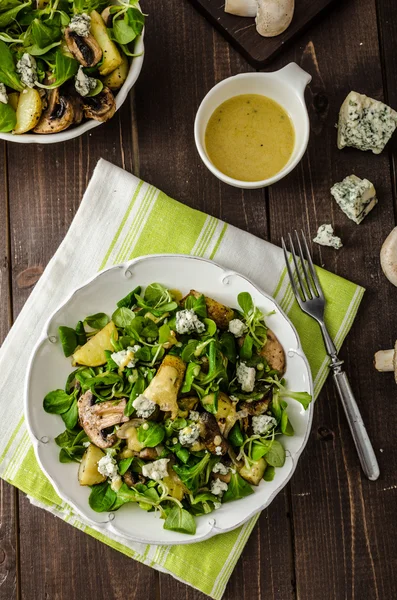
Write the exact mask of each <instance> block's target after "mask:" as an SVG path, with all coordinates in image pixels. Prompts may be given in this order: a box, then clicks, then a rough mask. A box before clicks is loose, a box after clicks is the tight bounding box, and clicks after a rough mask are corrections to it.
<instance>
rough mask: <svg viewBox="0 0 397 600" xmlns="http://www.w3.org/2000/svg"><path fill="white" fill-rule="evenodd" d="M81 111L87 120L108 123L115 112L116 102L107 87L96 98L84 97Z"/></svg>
mask: <svg viewBox="0 0 397 600" xmlns="http://www.w3.org/2000/svg"><path fill="white" fill-rule="evenodd" d="M83 111H84V115H85V117H86V118H87V119H95V121H102V122H104V121H108V120H109V119H111V118H112V117H113V115H114V113H115V112H116V101H115V99H114V96H113V93H112V92H111V90H110V89H109V88H107V87H104V88H103V90H102V91H101V92H100V93H99V94H97V95H96V96H86V97H85V98H84V100H83Z"/></svg>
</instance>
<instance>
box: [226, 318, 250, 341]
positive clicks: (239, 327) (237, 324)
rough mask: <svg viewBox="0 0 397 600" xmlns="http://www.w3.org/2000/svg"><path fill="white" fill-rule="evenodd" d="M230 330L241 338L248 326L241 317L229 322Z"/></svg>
mask: <svg viewBox="0 0 397 600" xmlns="http://www.w3.org/2000/svg"><path fill="white" fill-rule="evenodd" d="M229 331H230V333H232V334H233V335H234V337H236V338H239V337H241V336H242V335H243V334H244V333H245V332H246V331H247V326H246V325H245V323H243V322H242V321H240V319H232V320H231V321H230V323H229Z"/></svg>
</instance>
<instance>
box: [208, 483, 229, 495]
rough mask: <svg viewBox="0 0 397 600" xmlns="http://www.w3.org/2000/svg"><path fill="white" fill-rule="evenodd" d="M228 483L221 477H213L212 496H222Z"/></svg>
mask: <svg viewBox="0 0 397 600" xmlns="http://www.w3.org/2000/svg"><path fill="white" fill-rule="evenodd" d="M227 488H228V485H227V483H225V482H224V481H222V480H221V479H214V481H212V482H211V494H214V496H223V494H224V492H226V491H227Z"/></svg>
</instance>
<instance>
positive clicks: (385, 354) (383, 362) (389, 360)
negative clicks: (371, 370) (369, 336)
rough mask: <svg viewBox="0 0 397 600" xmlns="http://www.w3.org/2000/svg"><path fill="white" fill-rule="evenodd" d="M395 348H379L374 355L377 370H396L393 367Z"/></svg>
mask: <svg viewBox="0 0 397 600" xmlns="http://www.w3.org/2000/svg"><path fill="white" fill-rule="evenodd" d="M393 357H394V350H379V352H376V353H375V356H374V365H375V369H376V370H377V371H381V372H382V373H383V372H386V371H394V367H393Z"/></svg>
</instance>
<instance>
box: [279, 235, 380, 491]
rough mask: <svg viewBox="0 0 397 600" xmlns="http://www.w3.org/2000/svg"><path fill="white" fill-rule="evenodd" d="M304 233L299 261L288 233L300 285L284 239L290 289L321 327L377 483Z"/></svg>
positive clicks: (362, 454) (361, 451) (364, 460)
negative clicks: (325, 312)
mask: <svg viewBox="0 0 397 600" xmlns="http://www.w3.org/2000/svg"><path fill="white" fill-rule="evenodd" d="M301 233H302V241H303V247H304V250H305V253H303V251H302V244H301V241H300V239H299V236H298V233H297V231H295V237H296V243H297V248H298V255H299V258H297V256H296V254H297V253H296V251H295V246H294V242H293V240H292V236H291V234H290V233H289V234H288V240H289V245H290V250H291V254H292V258H293V264H294V266H295V273H296V277H297V282H296V281H295V278H294V271H293V269H292V267H291V263H290V261H289V259H288V251H287V247H286V244H285V241H284V238H282V246H283V250H284V257H285V264H286V265H287V270H288V275H289V279H290V282H291V286H292V289H293V292H294V294H295V298H296V300H297V302H298V304H299V306H300V308H301V309H302V310H303V312H305V313H306V314H307V315H309V316H310V317H313V319H315V320H316V321H317V323H318V324H319V325H320V329H321V333H322V335H323V339H324V344H325V348H326V350H327V354H328V355H329V356H330V357H331V364H330V368H331V369H332V370H333V378H334V382H335V385H336V389H337V390H338V394H339V397H340V399H341V402H342V405H343V408H344V410H345V413H346V417H347V421H348V423H349V427H350V430H351V433H352V436H353V440H354V444H355V446H356V449H357V452H358V456H359V459H360V463H361V467H362V469H363V471H364V473H365V475H366V476H367V477H368V479H371V480H372V481H375V480H376V479H378V477H379V465H378V461H377V459H376V456H375V452H374V449H373V447H372V444H371V441H370V439H369V437H368V433H367V430H366V429H365V425H364V423H363V420H362V418H361V414H360V411H359V409H358V406H357V403H356V400H355V398H354V394H353V391H352V389H351V387H350V384H349V380H348V378H347V375H346V373H345V372H344V371H343V370H342V364H343V360H340V359H339V358H338V355H337V351H336V348H335V345H334V343H333V341H332V339H331V336H330V335H329V333H328V330H327V327H326V325H325V322H324V308H325V298H324V294H323V290H322V288H321V285H320V282H319V280H318V277H317V274H316V271H315V269H314V266H313V261H312V258H311V256H310V252H309V248H308V245H307V242H306V238H305V235H304V233H303V231H302V232H301ZM306 261H307V264H306ZM300 267H301V269H300ZM309 273H310V275H309Z"/></svg>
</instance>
